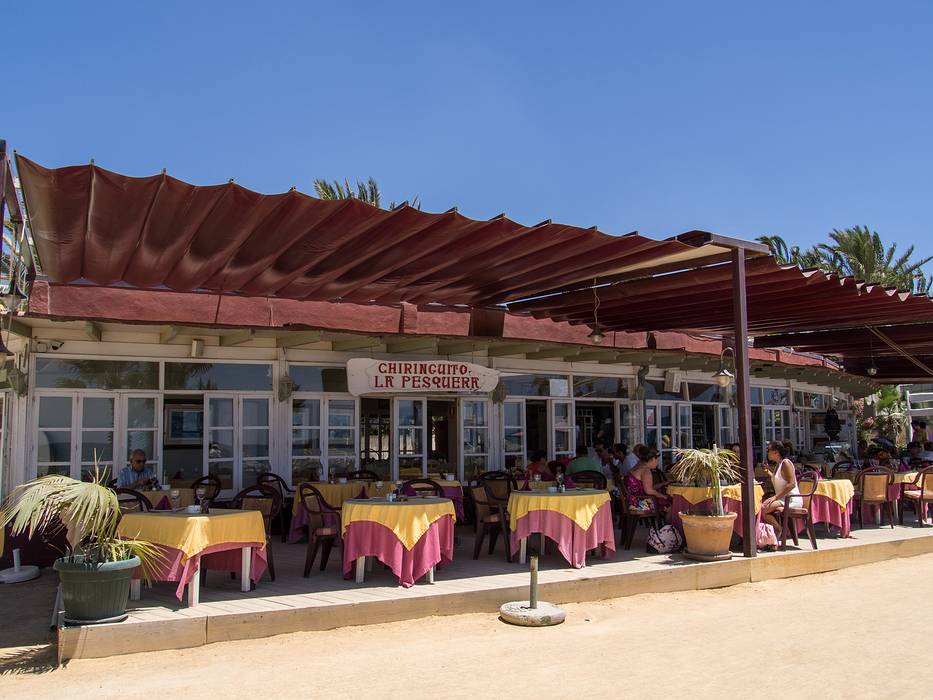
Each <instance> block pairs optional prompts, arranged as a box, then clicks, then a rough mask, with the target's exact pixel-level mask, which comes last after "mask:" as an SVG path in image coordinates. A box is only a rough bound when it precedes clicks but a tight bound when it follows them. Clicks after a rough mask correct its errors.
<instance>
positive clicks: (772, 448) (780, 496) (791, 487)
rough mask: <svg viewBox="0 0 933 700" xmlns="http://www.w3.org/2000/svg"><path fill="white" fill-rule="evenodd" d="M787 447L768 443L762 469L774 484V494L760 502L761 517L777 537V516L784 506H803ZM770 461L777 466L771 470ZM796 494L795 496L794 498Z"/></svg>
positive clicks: (778, 531)
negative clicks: (766, 456) (766, 455)
mask: <svg viewBox="0 0 933 700" xmlns="http://www.w3.org/2000/svg"><path fill="white" fill-rule="evenodd" d="M788 454H789V452H788V450H787V447H786V446H785V445H783V444H781V443H780V442H772V443H770V444H769V445H768V458H767V459H766V460H765V463H764V465H762V466H763V467H764V471H765V474H767V475H768V476H769V477H770V478H771V484H772V485H773V486H774V495H773V496H771V497H769V498H766V499H765V500H763V501H762V502H761V517H762V518H763V519H764V521H765V522H766V523H769V524H770V525H771V526H772V527H774V531H775V533H777V536H778V539H780V537H781V523H780V521H779V520H778V516H779V515H780V514H781V513H783V512H784V508H785V506H790V507H791V508H803V499H802V498H800V497H799V496H800V489H799V488H798V487H797V473H796V471H795V470H794V463H793V462H792V461H790V459H789V458H788ZM770 463H776V464H777V468H776V469H775V470H774V471H773V472H772V471H771V468H770ZM795 496H797V498H794V497H795Z"/></svg>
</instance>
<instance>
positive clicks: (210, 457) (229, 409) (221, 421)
mask: <svg viewBox="0 0 933 700" xmlns="http://www.w3.org/2000/svg"><path fill="white" fill-rule="evenodd" d="M204 411H205V413H206V414H207V420H206V421H205V423H206V425H205V435H204V438H205V439H204V469H205V472H206V474H210V475H212V476H216V477H217V478H218V479H220V483H221V486H222V488H223V489H224V491H231V490H233V489H236V488H237V484H236V482H235V480H234V475H235V467H236V458H237V440H236V432H237V431H236V413H237V412H236V396H235V395H224V394H212V393H208V394H204Z"/></svg>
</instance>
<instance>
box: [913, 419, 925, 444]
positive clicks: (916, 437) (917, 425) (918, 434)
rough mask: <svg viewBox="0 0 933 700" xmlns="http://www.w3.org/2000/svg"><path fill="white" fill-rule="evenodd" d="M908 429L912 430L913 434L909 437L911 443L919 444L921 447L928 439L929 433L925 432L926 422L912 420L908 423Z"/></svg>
mask: <svg viewBox="0 0 933 700" xmlns="http://www.w3.org/2000/svg"><path fill="white" fill-rule="evenodd" d="M910 427H911V428H913V431H912V432H913V434H912V435H911V436H910V439H911V440H912V441H913V442H919V443H920V444H921V445H922V444H923V443H925V442H927V441H928V440H929V439H930V433H929V432H927V424H926V422H924V421H922V420H914V421H911V422H910Z"/></svg>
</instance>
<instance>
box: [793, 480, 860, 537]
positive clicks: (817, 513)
mask: <svg viewBox="0 0 933 700" xmlns="http://www.w3.org/2000/svg"><path fill="white" fill-rule="evenodd" d="M854 496H855V484H853V483H852V482H851V481H850V480H849V479H821V480H820V481H817V482H816V489H815V490H814V492H813V497H812V498H811V500H810V513H811V515H812V516H813V522H814V523H827V524H828V525H834V526H836V527H838V528H839V531H840V533H841V534H842V536H843V537H848V536H849V533H850V531H851V528H852V524H851V518H852V501H853V497H854ZM803 527H804V524H803V523H800V524H799V525H798V528H799V529H800V530H802V529H803Z"/></svg>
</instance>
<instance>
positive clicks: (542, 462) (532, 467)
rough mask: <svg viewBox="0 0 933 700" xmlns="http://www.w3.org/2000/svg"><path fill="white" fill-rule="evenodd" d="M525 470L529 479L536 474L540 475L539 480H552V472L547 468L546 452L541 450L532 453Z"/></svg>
mask: <svg viewBox="0 0 933 700" xmlns="http://www.w3.org/2000/svg"><path fill="white" fill-rule="evenodd" d="M525 472H526V474H527V475H528V478H529V479H534V478H535V476H536V475H540V476H541V481H554V473H553V472H552V471H551V470H550V469H548V461H547V453H546V452H544V451H543V450H538V451H537V452H533V453H532V455H531V462H530V463H529V464H528V468H527V469H526V470H525Z"/></svg>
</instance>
